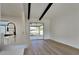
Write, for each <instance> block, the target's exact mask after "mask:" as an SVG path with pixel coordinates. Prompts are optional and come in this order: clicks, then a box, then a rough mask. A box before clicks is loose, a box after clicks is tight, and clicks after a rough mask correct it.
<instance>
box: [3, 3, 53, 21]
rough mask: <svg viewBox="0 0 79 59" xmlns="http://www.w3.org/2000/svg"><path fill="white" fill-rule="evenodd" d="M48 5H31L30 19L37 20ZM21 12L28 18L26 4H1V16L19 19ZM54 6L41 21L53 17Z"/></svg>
mask: <svg viewBox="0 0 79 59" xmlns="http://www.w3.org/2000/svg"><path fill="white" fill-rule="evenodd" d="M47 5H48V3H31V12H30V19H37V20H39V18H40V16H41V15H42V13H43V12H44V10H45V9H46V7H47ZM22 12H24V13H25V17H26V18H27V17H28V4H27V3H25V4H22V3H2V4H1V15H2V16H11V17H21V16H22ZM53 12H54V4H53V5H52V6H51V8H50V9H49V10H48V11H47V13H46V14H45V15H44V17H43V19H44V18H45V19H47V18H48V19H49V18H51V17H52V16H53Z"/></svg>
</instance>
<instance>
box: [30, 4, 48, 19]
mask: <svg viewBox="0 0 79 59" xmlns="http://www.w3.org/2000/svg"><path fill="white" fill-rule="evenodd" d="M47 5H48V3H32V4H31V14H30V17H31V18H32V19H39V18H40V16H41V15H42V13H43V11H44V10H45V8H46V7H47Z"/></svg>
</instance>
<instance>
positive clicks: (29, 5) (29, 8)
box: [28, 3, 31, 20]
mask: <svg viewBox="0 0 79 59" xmlns="http://www.w3.org/2000/svg"><path fill="white" fill-rule="evenodd" d="M30 10H31V3H28V20H29V19H30Z"/></svg>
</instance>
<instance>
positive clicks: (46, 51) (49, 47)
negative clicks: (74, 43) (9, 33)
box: [24, 40, 79, 55]
mask: <svg viewBox="0 0 79 59" xmlns="http://www.w3.org/2000/svg"><path fill="white" fill-rule="evenodd" d="M24 55H79V49H75V48H73V47H70V46H67V45H64V44H61V43H58V42H55V41H53V40H33V41H32V46H31V47H30V48H28V49H27V48H26V49H25V50H24Z"/></svg>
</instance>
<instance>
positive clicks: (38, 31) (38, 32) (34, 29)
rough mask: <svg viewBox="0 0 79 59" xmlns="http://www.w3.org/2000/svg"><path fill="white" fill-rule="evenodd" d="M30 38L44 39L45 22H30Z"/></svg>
mask: <svg viewBox="0 0 79 59" xmlns="http://www.w3.org/2000/svg"><path fill="white" fill-rule="evenodd" d="M30 39H31V40H35V39H44V24H43V23H39V22H31V23H30Z"/></svg>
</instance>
